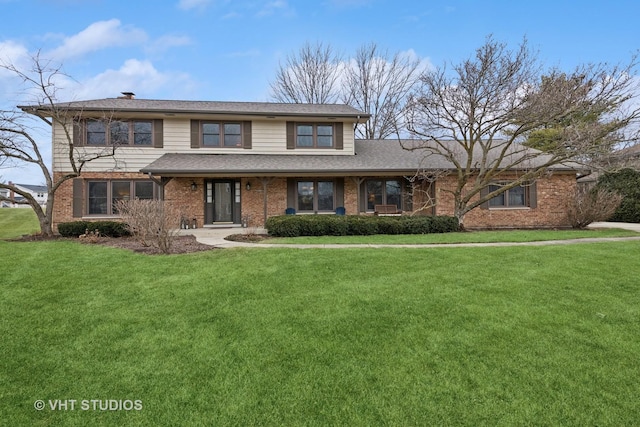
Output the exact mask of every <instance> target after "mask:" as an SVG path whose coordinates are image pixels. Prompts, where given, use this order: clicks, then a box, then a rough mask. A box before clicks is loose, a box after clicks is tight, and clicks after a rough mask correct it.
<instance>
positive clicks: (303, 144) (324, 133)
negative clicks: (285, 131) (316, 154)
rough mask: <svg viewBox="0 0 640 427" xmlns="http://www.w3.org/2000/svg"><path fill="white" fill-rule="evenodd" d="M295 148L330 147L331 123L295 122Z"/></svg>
mask: <svg viewBox="0 0 640 427" xmlns="http://www.w3.org/2000/svg"><path fill="white" fill-rule="evenodd" d="M296 147H297V148H332V147H333V125H321V124H297V125H296Z"/></svg>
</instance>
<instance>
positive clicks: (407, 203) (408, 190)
mask: <svg viewBox="0 0 640 427" xmlns="http://www.w3.org/2000/svg"><path fill="white" fill-rule="evenodd" d="M415 185H419V184H417V183H416V184H415ZM429 190H430V189H429ZM429 190H427V191H429ZM412 192H413V185H412V184H411V182H410V181H409V180H408V179H405V180H404V188H403V189H402V210H403V211H412V210H413V199H412V198H411V195H412Z"/></svg>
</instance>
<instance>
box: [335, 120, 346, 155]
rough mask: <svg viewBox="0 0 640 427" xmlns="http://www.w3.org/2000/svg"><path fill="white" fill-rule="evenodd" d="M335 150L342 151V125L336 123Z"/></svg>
mask: <svg viewBox="0 0 640 427" xmlns="http://www.w3.org/2000/svg"><path fill="white" fill-rule="evenodd" d="M335 130H336V150H342V149H344V133H343V123H342V122H339V123H336V126H335Z"/></svg>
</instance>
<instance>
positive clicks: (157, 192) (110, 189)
mask: <svg viewBox="0 0 640 427" xmlns="http://www.w3.org/2000/svg"><path fill="white" fill-rule="evenodd" d="M119 182H128V183H129V195H130V196H129V197H130V198H133V199H136V198H137V197H136V183H139V182H147V183H151V184H152V188H153V196H152V199H151V200H158V199H159V198H160V197H159V196H160V189H159V188H158V185H157V184H156V183H155V182H153V181H152V180H149V179H126V178H123V179H87V180H86V181H85V182H84V187H85V191H84V194H85V197H84V200H83V205H84V208H85V211H84V212H85V215H83V216H85V217H92V218H94V217H120V215H119V214H118V213H114V209H113V183H119ZM91 183H106V184H107V195H106V199H107V212H106V213H90V212H89V210H90V208H91V204H90V194H89V185H90V184H91ZM146 200H149V199H146Z"/></svg>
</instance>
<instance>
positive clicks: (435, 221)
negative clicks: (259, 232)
mask: <svg viewBox="0 0 640 427" xmlns="http://www.w3.org/2000/svg"><path fill="white" fill-rule="evenodd" d="M265 226H266V228H267V230H269V234H270V235H271V236H275V237H297V236H345V235H351V236H367V235H372V234H427V233H447V232H451V231H458V221H457V220H456V219H455V218H454V217H449V216H367V215H347V216H341V215H281V216H274V217H270V218H268V219H267V223H266V225H265Z"/></svg>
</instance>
